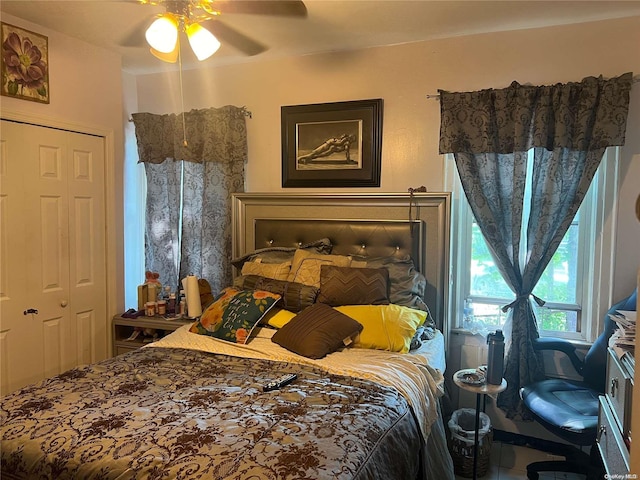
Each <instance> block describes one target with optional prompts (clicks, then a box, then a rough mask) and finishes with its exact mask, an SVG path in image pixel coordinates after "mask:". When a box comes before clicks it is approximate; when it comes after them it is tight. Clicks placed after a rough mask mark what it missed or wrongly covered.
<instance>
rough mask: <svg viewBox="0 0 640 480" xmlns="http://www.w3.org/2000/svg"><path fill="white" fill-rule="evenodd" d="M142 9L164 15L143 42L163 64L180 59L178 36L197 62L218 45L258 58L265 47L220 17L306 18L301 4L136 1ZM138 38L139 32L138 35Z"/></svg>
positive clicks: (288, 0) (292, 0)
mask: <svg viewBox="0 0 640 480" xmlns="http://www.w3.org/2000/svg"><path fill="white" fill-rule="evenodd" d="M138 2H139V3H141V4H143V5H159V6H163V7H164V8H165V12H164V13H162V14H160V15H157V16H156V17H155V18H154V19H153V20H152V21H151V22H150V24H148V23H149V22H146V23H145V24H148V27H147V29H146V31H145V38H146V40H147V43H148V44H149V46H150V48H151V53H152V54H153V55H154V56H156V57H157V58H159V59H160V60H163V61H165V62H170V63H175V62H176V61H177V60H178V57H179V55H180V36H181V35H180V34H181V33H184V34H186V37H187V39H188V41H189V44H190V45H191V49H192V50H193V52H194V53H195V55H196V57H197V58H198V60H200V61H203V60H206V59H207V58H209V57H210V56H211V55H213V54H214V53H215V52H216V51H217V50H218V48H220V43H221V42H223V43H226V44H229V45H231V46H233V47H235V48H236V49H238V50H239V51H241V52H242V53H244V54H246V55H257V54H259V53H261V52H263V51H265V50H266V49H267V48H268V47H266V46H265V45H263V44H262V43H260V42H258V41H256V40H254V39H252V38H250V37H248V36H246V35H244V34H243V33H241V32H239V31H238V30H236V29H234V28H232V27H230V26H228V25H226V24H225V23H223V22H222V21H221V20H220V18H219V17H220V16H222V15H227V14H240V13H242V14H252V15H277V16H289V17H302V18H303V17H306V16H307V8H306V6H305V5H304V3H303V2H302V0H138ZM137 34H138V35H139V32H137Z"/></svg>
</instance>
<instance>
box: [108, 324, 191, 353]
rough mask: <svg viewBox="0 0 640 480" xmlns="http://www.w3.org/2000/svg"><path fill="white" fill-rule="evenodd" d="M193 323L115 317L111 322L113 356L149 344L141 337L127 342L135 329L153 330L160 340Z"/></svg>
mask: <svg viewBox="0 0 640 480" xmlns="http://www.w3.org/2000/svg"><path fill="white" fill-rule="evenodd" d="M193 322H194V320H192V319H189V320H187V319H183V318H181V319H177V320H167V319H165V318H164V317H161V316H155V317H138V318H123V317H121V316H120V315H116V316H115V317H113V319H112V321H111V325H112V335H113V355H114V356H116V355H121V354H123V353H127V352H130V351H131V350H136V349H138V348H140V347H142V346H144V345H147V344H148V343H150V342H149V341H145V340H144V339H143V337H142V336H141V335H140V336H138V337H137V338H135V339H133V340H127V339H128V338H130V337H131V335H132V334H133V332H134V329H135V327H141V328H153V329H155V330H156V332H157V333H158V338H162V337H164V336H165V335H167V334H169V333H171V332H173V331H174V330H177V329H178V328H180V327H182V326H183V325H189V324H192V323H193Z"/></svg>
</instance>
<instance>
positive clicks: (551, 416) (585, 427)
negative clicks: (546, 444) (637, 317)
mask: <svg viewBox="0 0 640 480" xmlns="http://www.w3.org/2000/svg"><path fill="white" fill-rule="evenodd" d="M637 296H638V291H637V290H636V291H635V292H633V293H632V294H631V295H630V296H629V297H627V298H625V299H624V300H622V301H620V302H618V303H616V304H615V305H613V306H612V307H611V308H610V309H609V311H608V312H607V315H606V316H605V321H604V324H605V327H604V331H603V332H602V333H601V334H600V336H599V337H598V338H597V339H596V341H595V342H594V343H593V345H592V346H591V348H590V349H589V351H588V352H587V354H586V355H585V357H584V360H581V359H580V358H579V357H578V356H577V355H576V353H575V350H576V348H575V346H574V345H572V344H571V343H570V342H568V341H567V340H564V339H558V338H538V339H537V340H536V341H535V342H534V349H535V350H537V351H542V350H556V351H560V352H563V353H564V354H566V355H567V356H568V357H569V360H571V364H572V365H573V367H574V368H575V369H576V371H577V372H578V373H579V374H580V375H581V376H582V377H583V380H582V382H578V381H569V380H561V379H546V380H542V381H540V382H536V383H532V384H531V385H527V386H525V387H523V388H521V389H520V398H522V401H523V402H524V405H525V406H526V407H527V409H528V410H529V411H530V412H531V413H532V414H533V416H534V418H535V419H536V421H538V422H539V423H540V424H542V426H544V427H545V428H546V429H547V430H549V431H550V432H552V433H554V434H555V435H557V436H558V437H560V438H562V439H563V440H565V441H567V442H570V443H572V444H574V445H579V446H581V447H582V446H589V445H590V446H591V447H592V450H591V455H589V454H587V453H585V452H583V451H582V450H581V449H580V448H576V447H574V446H569V445H568V446H567V447H566V449H565V448H563V449H562V450H563V451H561V452H550V453H559V454H561V455H563V456H564V457H565V460H555V461H543V462H534V463H531V464H529V465H527V477H528V478H529V479H531V480H536V479H537V478H538V472H549V471H551V472H573V473H581V474H585V475H587V478H588V479H590V478H600V479H601V478H602V473H603V472H602V467H601V465H600V462H592V461H591V458H594V459H599V454H598V452H597V447H596V446H595V440H596V433H597V428H598V396H599V395H604V391H605V382H606V374H607V372H606V370H607V347H608V344H609V337H611V335H612V334H613V332H614V330H615V329H616V328H617V326H616V324H615V322H614V321H613V320H611V319H610V318H609V314H610V313H613V312H615V311H616V310H634V311H635V309H636V301H637Z"/></svg>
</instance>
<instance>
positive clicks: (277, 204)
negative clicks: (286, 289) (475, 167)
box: [232, 193, 450, 331]
mask: <svg viewBox="0 0 640 480" xmlns="http://www.w3.org/2000/svg"><path fill="white" fill-rule="evenodd" d="M409 200H410V196H409V194H362V195H353V194H311V195H302V194H289V193H282V194H258V193H237V194H234V195H233V211H232V212H233V215H232V217H233V257H234V258H237V257H240V256H242V255H244V254H246V253H249V252H252V251H253V250H256V249H258V248H265V247H271V246H287V247H291V246H300V245H303V244H305V243H309V242H312V241H315V240H318V239H320V238H329V240H330V241H331V244H332V245H333V248H332V253H335V254H339V255H363V256H369V257H385V256H392V255H398V256H405V255H410V256H411V257H412V258H413V261H414V263H415V265H416V268H417V269H418V270H420V272H421V273H422V274H423V275H424V276H425V277H426V279H427V289H426V293H425V301H426V302H427V304H428V305H429V308H430V309H431V313H432V314H433V316H434V318H435V320H436V323H437V324H438V326H439V327H440V328H441V329H443V331H444V328H445V326H446V310H447V308H446V306H447V302H448V292H447V288H446V285H447V282H448V276H449V274H448V272H449V228H450V221H449V218H450V194H449V193H420V194H414V196H413V200H412V206H411V219H410V218H409V215H410V210H409Z"/></svg>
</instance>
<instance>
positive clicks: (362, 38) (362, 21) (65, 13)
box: [0, 0, 640, 74]
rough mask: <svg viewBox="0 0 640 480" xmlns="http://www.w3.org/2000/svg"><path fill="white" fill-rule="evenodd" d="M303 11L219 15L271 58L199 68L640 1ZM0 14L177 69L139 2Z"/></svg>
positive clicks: (607, 12)
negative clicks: (163, 56) (155, 50)
mask: <svg viewBox="0 0 640 480" xmlns="http://www.w3.org/2000/svg"><path fill="white" fill-rule="evenodd" d="M235 1H242V0H235ZM265 1H268V0H265ZM305 5H306V7H307V11H308V15H307V17H306V18H291V17H278V16H263V15H248V14H227V15H223V16H222V17H221V21H222V22H223V23H225V24H227V25H229V26H231V27H233V28H235V29H237V30H239V31H240V32H242V33H244V34H245V35H247V36H249V37H251V38H253V39H255V40H258V41H259V42H261V43H263V44H264V45H266V46H268V50H266V51H265V52H263V53H260V54H258V55H255V56H247V55H245V54H243V53H241V52H239V51H237V50H235V49H234V48H233V47H231V46H229V45H224V44H223V46H222V47H221V48H220V50H219V51H218V52H217V53H216V54H215V55H214V56H213V57H211V58H210V59H208V60H206V61H204V62H202V63H201V64H200V65H202V66H219V65H228V64H233V63H240V62H252V61H264V60H268V59H274V58H279V57H285V56H299V55H307V54H314V53H322V52H331V51H344V50H354V49H362V48H367V47H375V46H381V45H393V44H400V43H408V42H416V41H422V40H429V39H437V38H445V37H452V36H460V35H469V34H475V33H486V32H495V31H502V30H517V29H525V28H536V27H543V26H550V25H563V24H570V23H582V22H590V21H597V20H605V19H612V18H621V17H630V16H640V1H596V0H591V1H525V0H520V1H484V0H475V1H453V0H451V1H427V0H410V1H405V0H305ZM0 11H2V12H6V13H8V14H10V15H14V16H16V17H19V18H22V19H24V20H27V21H30V22H33V23H35V24H38V25H42V26H43V27H46V28H49V29H51V30H55V31H58V32H60V33H63V34H65V35H68V36H71V37H75V38H78V39H81V40H84V41H86V42H88V43H91V44H93V45H96V46H99V47H103V48H105V49H108V50H112V51H115V52H118V53H119V54H120V55H121V56H122V66H123V70H125V71H127V72H129V73H132V74H143V73H153V72H159V71H163V70H166V69H170V68H174V67H173V66H172V65H170V64H166V63H163V62H161V61H160V60H158V59H156V58H155V57H153V56H152V55H151V54H150V53H149V50H148V47H146V45H145V43H144V41H143V40H142V39H143V36H142V35H143V31H144V29H145V28H146V25H148V24H149V23H150V21H151V20H152V18H153V16H154V14H156V13H160V12H163V11H164V10H163V8H162V7H158V6H152V5H141V4H139V3H138V2H137V1H136V0H111V1H104V0H79V1H78V0H75V1H56V0H48V1H38V0H21V1H12V0H1V1H0ZM132 36H134V37H135V36H138V37H139V38H140V41H139V46H137V47H123V46H122V44H123V42H125V43H126V41H127V39H128V40H130V39H131V38H132ZM185 50H188V49H185ZM183 56H184V67H185V68H192V67H196V66H197V64H198V62H197V60H196V59H195V57H192V54H191V53H190V52H184V54H183Z"/></svg>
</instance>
